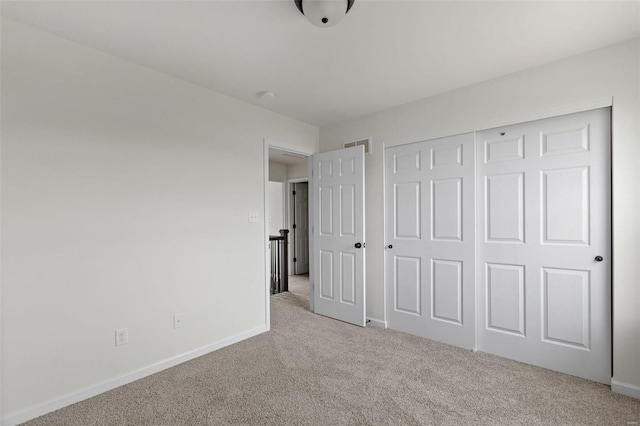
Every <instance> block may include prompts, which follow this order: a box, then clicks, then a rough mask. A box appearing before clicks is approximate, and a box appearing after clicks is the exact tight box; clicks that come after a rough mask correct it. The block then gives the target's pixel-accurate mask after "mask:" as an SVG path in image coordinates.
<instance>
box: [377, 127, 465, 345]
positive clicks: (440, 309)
mask: <svg viewBox="0 0 640 426" xmlns="http://www.w3.org/2000/svg"><path fill="white" fill-rule="evenodd" d="M474 148H475V145H474V135H473V133H470V134H465V135H460V136H453V137H448V138H442V139H437V140H432V141H425V142H419V143H413V144H409V145H402V146H397V147H392V148H388V149H387V150H386V160H385V161H386V164H385V185H386V189H385V190H386V201H385V206H386V230H385V234H386V236H385V240H386V244H387V246H386V249H385V250H386V256H385V262H386V264H385V274H386V292H387V293H386V300H387V309H386V311H387V322H388V326H389V327H390V328H393V329H396V330H400V331H405V332H408V333H412V334H416V335H419V336H423V337H427V338H431V339H435V340H439V341H442V342H446V343H450V344H453V345H458V346H462V347H465V348H469V349H471V348H475V335H476V330H475V317H476V315H475V279H474V274H475V263H474V260H475V259H474V255H475V226H474V220H475V216H474V214H475V213H474V208H475V185H474V165H475V161H474V158H475V157H474Z"/></svg>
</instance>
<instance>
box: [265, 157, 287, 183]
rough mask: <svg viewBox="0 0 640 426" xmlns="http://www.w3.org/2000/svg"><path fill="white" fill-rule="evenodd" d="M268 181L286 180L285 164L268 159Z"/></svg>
mask: <svg viewBox="0 0 640 426" xmlns="http://www.w3.org/2000/svg"><path fill="white" fill-rule="evenodd" d="M269 181H271V182H286V181H287V165H286V164H282V163H278V162H275V161H269Z"/></svg>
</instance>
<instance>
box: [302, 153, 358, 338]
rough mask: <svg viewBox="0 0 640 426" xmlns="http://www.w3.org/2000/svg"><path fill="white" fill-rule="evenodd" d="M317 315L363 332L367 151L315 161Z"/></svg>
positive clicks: (320, 157)
mask: <svg viewBox="0 0 640 426" xmlns="http://www.w3.org/2000/svg"><path fill="white" fill-rule="evenodd" d="M312 164H313V170H312V190H311V192H312V196H313V205H314V215H313V221H314V223H313V226H312V232H313V237H314V240H313V254H312V255H313V256H314V259H315V265H318V267H315V268H314V273H313V276H312V279H313V281H314V282H315V283H318V285H314V286H313V289H314V291H313V298H314V309H315V312H316V313H318V314H321V315H325V316H328V317H331V318H335V319H339V320H341V321H346V322H349V323H352V324H355V325H359V326H362V327H364V325H365V310H366V299H365V275H364V266H365V241H364V148H363V147H362V146H356V147H352V148H347V149H343V150H338V151H332V152H327V153H323V154H317V155H314V156H313V159H312Z"/></svg>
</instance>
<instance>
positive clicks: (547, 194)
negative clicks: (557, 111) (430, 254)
mask: <svg viewBox="0 0 640 426" xmlns="http://www.w3.org/2000/svg"><path fill="white" fill-rule="evenodd" d="M609 117H610V111H609V109H608V108H606V109H600V110H595V111H588V112H583V113H579V114H571V115H566V116H561V117H555V118H551V119H546V120H539V121H534V122H530V123H524V124H518V125H513V126H507V127H501V128H497V129H492V130H486V131H482V132H478V133H477V151H478V153H479V155H478V158H477V160H478V163H477V168H478V179H477V189H478V198H477V199H478V209H477V211H478V224H479V236H478V240H479V244H478V270H477V280H478V321H479V324H478V349H479V350H481V351H485V352H490V353H494V354H496V355H501V356H504V357H507V358H512V359H516V360H519V361H523V362H526V363H530V364H534V365H538V366H542V367H546V368H550V369H552V370H556V371H561V372H564V373H568V374H572V375H576V376H580V377H584V378H587V379H591V380H595V381H598V382H602V383H607V384H608V383H610V381H611V246H610V241H611V236H610V232H611V231H610V230H611V218H610V214H611V194H610V188H611V186H610V144H611V142H610V124H609V123H610V118H609Z"/></svg>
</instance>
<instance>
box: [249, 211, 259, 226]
mask: <svg viewBox="0 0 640 426" xmlns="http://www.w3.org/2000/svg"><path fill="white" fill-rule="evenodd" d="M259 220H260V216H259V214H258V213H257V212H249V222H250V223H255V222H258V221H259Z"/></svg>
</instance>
